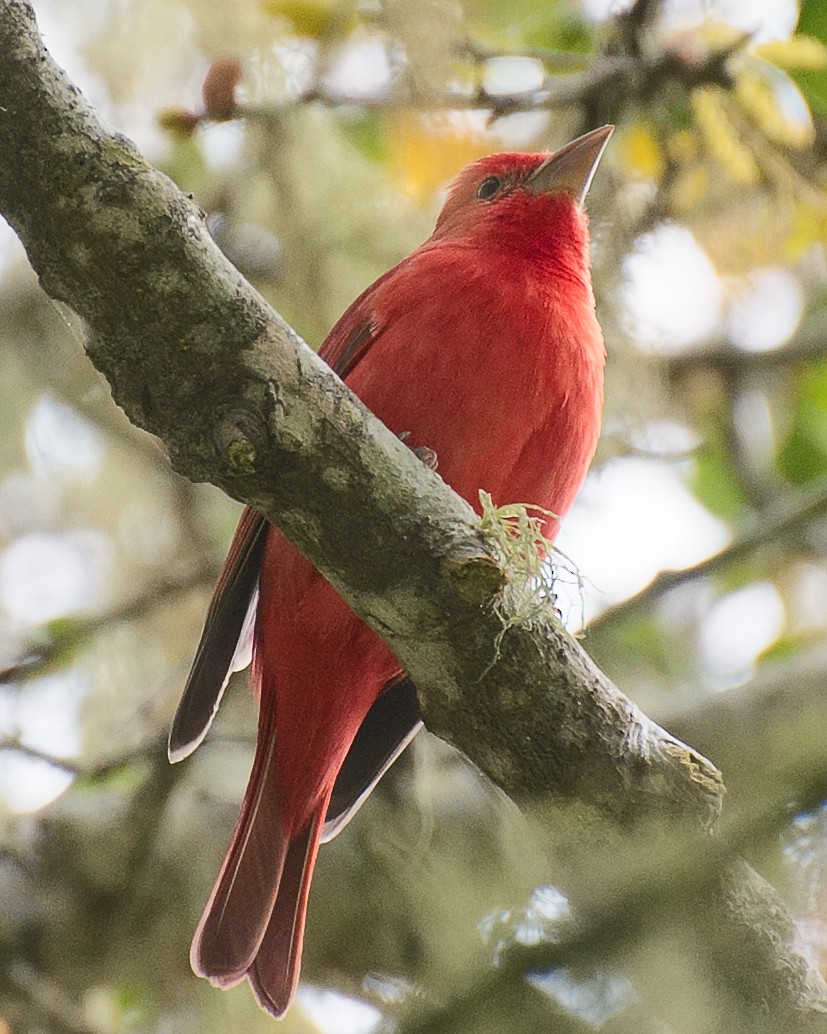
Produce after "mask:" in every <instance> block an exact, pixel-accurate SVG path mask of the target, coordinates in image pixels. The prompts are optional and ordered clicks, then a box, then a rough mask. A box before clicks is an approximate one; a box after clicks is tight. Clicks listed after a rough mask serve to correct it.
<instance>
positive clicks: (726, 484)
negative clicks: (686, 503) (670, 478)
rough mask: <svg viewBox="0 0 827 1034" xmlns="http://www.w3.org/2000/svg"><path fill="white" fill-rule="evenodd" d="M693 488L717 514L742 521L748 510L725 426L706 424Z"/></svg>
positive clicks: (727, 518) (697, 454) (735, 520)
mask: <svg viewBox="0 0 827 1034" xmlns="http://www.w3.org/2000/svg"><path fill="white" fill-rule="evenodd" d="M692 488H693V491H694V493H695V495H696V496H697V497H698V500H699V501H700V502H701V503H703V504H704V506H705V507H706V508H707V509H708V510H709V511H710V512H711V513H714V514H715V515H716V516H717V517H722V518H723V519H724V520H726V521H730V522H733V523H739V522H740V520H741V518H742V517H743V515H744V513H745V512H746V511H747V510H748V502H747V499H746V496H745V495H744V493H743V491H742V490H741V487H740V482H739V478H738V473H737V470H736V469H735V465H734V463H733V461H732V455H731V453H730V450H729V447H728V444H727V437H726V434H725V432H724V429H723V428H722V427H720V426H718V425H717V424H711V425H710V426H707V427H706V428H705V437H704V443H703V445H702V446H701V448H700V449H699V450H698V452H697V453H696V455H695V469H694V476H693V478H692Z"/></svg>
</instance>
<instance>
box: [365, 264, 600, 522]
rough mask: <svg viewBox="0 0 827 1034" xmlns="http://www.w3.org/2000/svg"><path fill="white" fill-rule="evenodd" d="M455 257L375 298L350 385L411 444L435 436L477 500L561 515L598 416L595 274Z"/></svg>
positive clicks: (459, 485) (454, 478) (451, 469)
mask: <svg viewBox="0 0 827 1034" xmlns="http://www.w3.org/2000/svg"><path fill="white" fill-rule="evenodd" d="M463 258H464V259H466V261H464V262H463V263H462V264H461V265H457V264H454V265H452V264H451V263H450V262H445V261H442V262H436V263H431V267H432V268H430V269H427V270H417V269H414V270H412V271H411V272H410V273H409V275H408V276H407V277H403V278H402V279H401V282H399V280H398V279H397V282H396V283H395V284H393V285H392V286H393V288H394V290H392V291H385V292H383V293H382V295H380V296H379V297H377V299H376V300H375V307H376V311H375V317H376V324H377V328H378V330H377V337H376V341H375V343H374V344H373V346H372V347H371V349H370V351H369V352H368V354H367V355H366V356H365V358H364V359H363V360H362V361H361V362H360V363H359V365H358V366H357V367H356V368H355V369H354V371H353V372H352V374H351V375H350V376H349V377H348V384H349V385H350V386H351V387H352V388H353V390H354V391H355V392H356V393H357V394H358V395H359V396H360V397H361V398H362V399H363V401H364V402H365V403H366V404H367V405H368V406H369V407H370V408H371V409H372V410H373V411H374V412H375V413H376V415H377V416H378V417H379V418H380V419H381V420H382V421H383V422H384V423H386V424H387V425H388V426H389V427H390V429H391V430H393V431H394V432H396V433H397V434H401V433H403V432H408V434H409V437H408V438H407V439H406V440H407V441H408V443H409V444H410V445H411V446H413V447H416V446H427V447H428V448H431V449H433V450H434V451H435V452H436V454H437V459H438V464H439V466H438V470H439V473H440V474H441V476H442V477H443V478H444V479H445V481H447V482H448V484H450V485H451V486H452V487H453V488H454V489H455V490H456V491H458V492H459V493H460V494H461V495H462V496H464V497H465V498H466V499H467V500H468V501H469V502H470V503H471V504H472V505H474V506H477V505H478V497H479V490H480V489H485V490H486V491H488V492H490V493H491V495H492V496H493V498H494V500H495V502H496V503H497V504H503V503H508V502H524V503H534V504H536V505H539V506H543V507H544V508H546V509H550V510H552V511H553V512H555V513H558V514H561V515H562V514H563V513H564V512H565V511H566V510H567V509H568V508H569V506H570V505H571V502H572V501H573V498H574V495H575V493H576V492H577V489H578V488H579V486H580V484H581V482H582V480H583V478H584V477H585V474H586V470H587V468H588V464H589V462H590V460H591V458H592V455H593V453H594V448H595V446H596V443H597V436H598V433H599V425H600V412H601V407H602V370H603V342H602V337H601V334H600V329H599V326H598V324H597V321H596V319H595V316H594V309H593V302H592V297H591V290H590V287H589V285H588V283H585V284H584V283H582V282H581V283H572V282H571V281H570V280H569V279H566V278H563V277H558V278H555V277H554V276H551V277H549V276H548V275H545V276H543V275H540V274H538V273H536V272H535V271H532V270H526V269H520V268H519V266H518V267H517V268H514V267H512V268H508V267H506V268H503V267H502V266H501V265H500V264H499V263H497V264H494V265H486V264H485V263H483V262H479V263H476V264H473V265H470V264H469V263H468V261H467V256H463ZM426 273H427V275H426Z"/></svg>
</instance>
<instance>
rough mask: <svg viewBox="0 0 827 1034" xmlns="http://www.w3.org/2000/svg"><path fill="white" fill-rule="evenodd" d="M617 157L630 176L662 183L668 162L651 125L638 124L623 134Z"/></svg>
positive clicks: (645, 123)
mask: <svg viewBox="0 0 827 1034" xmlns="http://www.w3.org/2000/svg"><path fill="white" fill-rule="evenodd" d="M619 144H620V146H619V148H618V150H617V155H618V158H619V160H620V163H621V165H622V166H623V167H624V169H625V171H626V172H627V173H628V174H629V175H630V176H638V177H643V178H645V179H650V180H654V181H655V183H660V181H661V179H662V177H663V173H664V169H665V168H666V160H665V158H664V154H663V148H662V147H661V145H660V142H659V140H658V138H657V137H656V136H655V133H654V130H653V128H652V125H651V123H649V122H636V123H634V124H633V125H632V126H630V127H629V128H628V129H626V131H625V132H624V133H623V135H622V137H621V139H620V141H619Z"/></svg>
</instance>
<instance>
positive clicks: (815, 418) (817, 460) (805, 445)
mask: <svg viewBox="0 0 827 1034" xmlns="http://www.w3.org/2000/svg"><path fill="white" fill-rule="evenodd" d="M795 392H796V400H795V402H794V403H793V404H794V407H795V408H794V411H793V418H792V421H791V423H790V430H789V434H788V435H787V438H786V440H785V442H784V443H783V445H782V446H781V449H780V450H779V454H778V466H779V469H780V471H781V473H782V474H784V475H785V476H786V477H787V478H788V479H789V480H790V481H792V482H793V483H794V484H797V485H801V484H804V483H806V482H807V481H810V480H812V479H813V478H815V477H820V476H821V475H823V474H825V473H827V362H824V361H822V362H820V363H818V364H817V365H815V366H813V367H811V368H810V369H809V370H808V371H806V372H805V373H803V374H802V375H801V377H800V379H799V381H798V383H797V384H796V388H795Z"/></svg>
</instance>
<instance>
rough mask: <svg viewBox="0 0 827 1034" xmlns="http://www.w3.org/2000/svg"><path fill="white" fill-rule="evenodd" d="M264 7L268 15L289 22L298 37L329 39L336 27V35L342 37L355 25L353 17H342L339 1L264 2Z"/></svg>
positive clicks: (277, 0)
mask: <svg viewBox="0 0 827 1034" xmlns="http://www.w3.org/2000/svg"><path fill="white" fill-rule="evenodd" d="M262 7H263V8H264V10H265V11H266V12H267V14H270V15H274V16H275V17H277V18H283V19H284V20H285V21H287V22H289V23H290V28H291V29H292V31H293V32H295V34H296V35H297V36H308V37H310V38H311V39H320V38H322V37H325V38H329V37H330V34H331V30H332V29H333V28H334V27H335V28H336V29H337V30H339V31H337V33H336V35H341V34H343V33H344V31H345V30H346V29H348V28H350V27H352V25H353V24H354V19H353V17H347V18H343V17H342V15H343V8H342V4H341V3H339V2H338V0H262ZM351 14H352V12H351Z"/></svg>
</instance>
